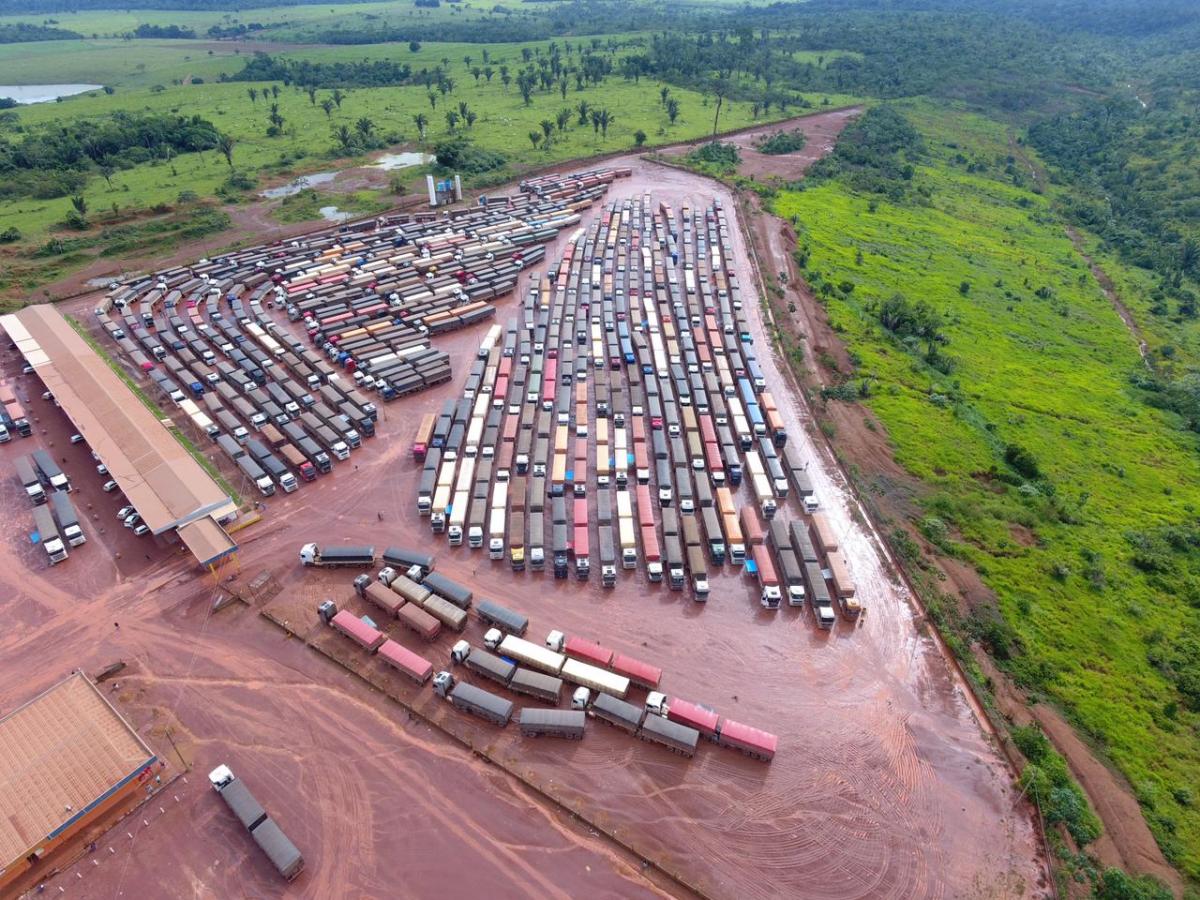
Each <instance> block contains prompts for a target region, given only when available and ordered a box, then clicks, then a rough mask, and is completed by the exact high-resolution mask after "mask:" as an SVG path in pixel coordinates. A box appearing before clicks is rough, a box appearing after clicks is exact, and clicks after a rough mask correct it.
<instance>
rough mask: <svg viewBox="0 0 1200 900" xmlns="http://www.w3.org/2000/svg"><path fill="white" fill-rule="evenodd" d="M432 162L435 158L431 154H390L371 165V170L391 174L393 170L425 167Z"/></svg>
mask: <svg viewBox="0 0 1200 900" xmlns="http://www.w3.org/2000/svg"><path fill="white" fill-rule="evenodd" d="M431 162H433V156H432V155H431V154H429V153H388V154H386V155H384V156H381V157H379V159H377V160H375V162H373V163H371V168H373V169H383V170H384V171H385V172H390V171H391V170H392V169H407V168H409V167H410V166H423V165H425V163H431Z"/></svg>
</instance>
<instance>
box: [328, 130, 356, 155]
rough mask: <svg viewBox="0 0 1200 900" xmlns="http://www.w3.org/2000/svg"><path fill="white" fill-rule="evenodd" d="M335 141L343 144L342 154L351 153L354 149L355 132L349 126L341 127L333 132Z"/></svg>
mask: <svg viewBox="0 0 1200 900" xmlns="http://www.w3.org/2000/svg"><path fill="white" fill-rule="evenodd" d="M333 137H334V139H335V140H336V141H337V142H338V143H339V144H341V147H342V152H343V153H349V152H350V151H351V150H352V149H353V148H354V132H353V131H351V130H350V128H349V126H347V125H339V126H338V127H337V128H335V129H334V131H333Z"/></svg>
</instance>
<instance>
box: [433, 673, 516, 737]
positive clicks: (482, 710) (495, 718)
mask: <svg viewBox="0 0 1200 900" xmlns="http://www.w3.org/2000/svg"><path fill="white" fill-rule="evenodd" d="M433 689H434V691H435V692H436V693H437V695H438V696H439V697H444V698H445V699H447V700H449V701H450V702H451V703H452V704H453V705H454V706H456V707H457V708H459V709H461V710H463V711H464V712H469V713H471V715H474V716H478V717H479V718H481V719H484V720H486V721H488V722H492V723H493V724H496V725H499V726H500V727H501V728H503V727H504V726H505V725H507V724H508V720H509V719H511V718H512V710H513V705H512V701H511V700H505V699H504V698H503V697H497V696H496V695H495V694H491V693H488V692H487V691H485V690H483V689H482V688H477V687H475V685H473V684H466V683H464V682H460V681H455V678H454V676H453V675H451V674H450V673H449V672H438V673H437V674H436V675H434V676H433Z"/></svg>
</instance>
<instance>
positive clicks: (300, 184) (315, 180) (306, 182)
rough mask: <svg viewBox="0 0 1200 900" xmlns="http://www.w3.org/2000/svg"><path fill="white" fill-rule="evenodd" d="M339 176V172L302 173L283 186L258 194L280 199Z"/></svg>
mask: <svg viewBox="0 0 1200 900" xmlns="http://www.w3.org/2000/svg"><path fill="white" fill-rule="evenodd" d="M337 176H338V173H337V172H314V173H313V174H312V175H301V176H300V177H299V178H297V179H296V180H295V181H289V182H288V183H287V184H285V185H283V186H282V187H277V188H270V189H269V190H265V191H259V192H258V196H260V197H266V198H267V199H268V200H278V199H279V198H280V197H291V196H292V195H293V194H298V193H300V192H301V191H306V190H308V189H309V188H311V187H316V186H317V185H318V184H326V183H328V182H330V181H333V179H335V178H337Z"/></svg>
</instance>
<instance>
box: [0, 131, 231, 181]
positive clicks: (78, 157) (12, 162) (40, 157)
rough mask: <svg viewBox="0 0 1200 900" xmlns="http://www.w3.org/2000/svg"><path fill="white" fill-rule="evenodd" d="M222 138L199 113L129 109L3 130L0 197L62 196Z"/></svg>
mask: <svg viewBox="0 0 1200 900" xmlns="http://www.w3.org/2000/svg"><path fill="white" fill-rule="evenodd" d="M220 139H221V133H220V131H218V130H217V127H216V126H215V125H213V124H212V122H209V121H207V120H206V119H202V118H200V117H199V116H191V117H186V116H172V115H156V114H145V115H141V114H137V113H129V112H115V113H112V114H111V115H108V116H104V117H101V118H97V119H82V120H79V121H76V122H69V123H61V122H60V123H55V124H53V125H47V126H45V127H42V128H38V129H34V130H25V131H18V132H16V133H0V199H14V198H19V197H34V198H42V199H45V198H50V197H63V196H66V195H68V194H71V193H74V192H76V191H78V190H80V189H81V188H82V187H83V186H84V184H86V183H87V180H88V179H89V178H90V177H91V176H93V175H97V174H98V175H101V176H103V177H104V178H106V179H108V178H111V177H112V175H113V174H114V173H115V172H116V171H117V170H118V169H127V168H132V167H133V166H135V165H138V164H139V163H145V162H150V161H151V160H155V159H169V158H171V157H172V156H174V155H175V154H178V153H191V152H195V151H202V150H212V149H214V148H216V147H218V145H219V142H220Z"/></svg>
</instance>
